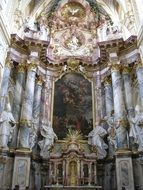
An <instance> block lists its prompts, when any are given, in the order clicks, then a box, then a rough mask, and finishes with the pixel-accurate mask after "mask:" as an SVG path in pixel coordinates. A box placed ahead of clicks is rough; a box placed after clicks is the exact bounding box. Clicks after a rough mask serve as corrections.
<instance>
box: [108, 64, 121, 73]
mask: <svg viewBox="0 0 143 190" xmlns="http://www.w3.org/2000/svg"><path fill="white" fill-rule="evenodd" d="M110 68H111V72H114V71H119V72H120V70H121V65H119V64H112V65H111V66H110Z"/></svg>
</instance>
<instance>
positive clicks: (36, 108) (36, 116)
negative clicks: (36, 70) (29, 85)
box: [33, 76, 43, 125]
mask: <svg viewBox="0 0 143 190" xmlns="http://www.w3.org/2000/svg"><path fill="white" fill-rule="evenodd" d="M42 84H43V79H42V77H41V76H38V77H37V79H36V84H35V92H34V102H33V120H34V124H36V125H38V123H39V120H40V110H41V108H40V105H41V92H42Z"/></svg>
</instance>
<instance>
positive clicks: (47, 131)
mask: <svg viewBox="0 0 143 190" xmlns="http://www.w3.org/2000/svg"><path fill="white" fill-rule="evenodd" d="M41 135H42V136H43V137H44V139H43V140H41V141H39V143H38V144H39V146H40V149H41V151H40V155H41V156H42V157H43V158H49V151H50V149H51V147H52V146H53V145H54V140H57V139H58V138H57V135H56V134H55V133H54V131H53V128H52V126H51V123H50V122H49V123H48V124H43V125H42V127H41Z"/></svg>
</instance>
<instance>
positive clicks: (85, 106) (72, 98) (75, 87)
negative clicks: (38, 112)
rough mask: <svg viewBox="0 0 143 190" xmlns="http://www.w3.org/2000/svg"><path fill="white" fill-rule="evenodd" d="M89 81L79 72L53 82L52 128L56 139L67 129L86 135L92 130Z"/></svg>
mask: <svg viewBox="0 0 143 190" xmlns="http://www.w3.org/2000/svg"><path fill="white" fill-rule="evenodd" d="M92 125H93V118H92V87H91V82H89V81H88V80H87V79H85V78H84V77H83V76H82V75H80V74H75V73H69V74H66V75H64V76H63V77H62V78H61V79H59V80H58V81H57V82H56V83H55V94H54V116H53V129H54V132H55V133H56V134H57V136H58V139H60V140H61V139H63V138H65V137H66V134H67V132H68V129H72V130H80V131H81V133H82V134H83V136H87V135H88V133H89V132H90V130H92Z"/></svg>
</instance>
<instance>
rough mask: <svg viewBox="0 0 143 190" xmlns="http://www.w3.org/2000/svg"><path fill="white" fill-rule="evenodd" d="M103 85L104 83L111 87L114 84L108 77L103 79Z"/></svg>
mask: <svg viewBox="0 0 143 190" xmlns="http://www.w3.org/2000/svg"><path fill="white" fill-rule="evenodd" d="M103 83H104V86H109V85H111V84H112V80H111V77H109V76H106V77H105V78H104V79H103Z"/></svg>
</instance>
